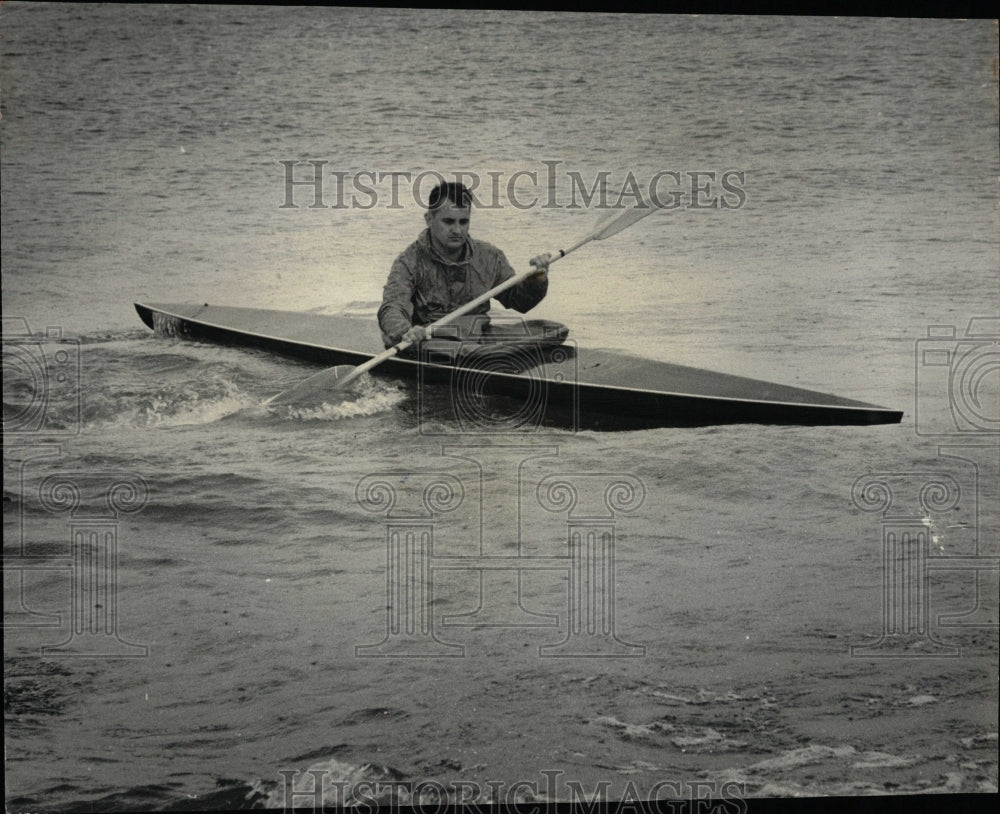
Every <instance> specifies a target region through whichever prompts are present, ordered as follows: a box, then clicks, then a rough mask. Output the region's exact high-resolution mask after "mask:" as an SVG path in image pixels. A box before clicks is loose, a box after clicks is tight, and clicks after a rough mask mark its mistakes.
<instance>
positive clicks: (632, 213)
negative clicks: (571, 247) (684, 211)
mask: <svg viewBox="0 0 1000 814" xmlns="http://www.w3.org/2000/svg"><path fill="white" fill-rule="evenodd" d="M657 209H658V207H655V206H650V205H649V204H643V205H642V206H636V207H633V208H632V209H626V210H625V211H623V212H615V211H614V210H612V212H611V214H609V215H607V216H606V217H605V218H603V219H602V220H601V221H599V222H598V224H597V228H596V229H595V231H594V233H593V239H594V240H604V238H606V237H611V236H612V235H617V234H618V233H619V232H620V231H622V230H623V229H628V227H629V226H631V225H632V224H633V223H636V222H638V221H640V220H642V219H643V218H644V217H646V216H647V215H652V214H653V213H654V212H656V211H657Z"/></svg>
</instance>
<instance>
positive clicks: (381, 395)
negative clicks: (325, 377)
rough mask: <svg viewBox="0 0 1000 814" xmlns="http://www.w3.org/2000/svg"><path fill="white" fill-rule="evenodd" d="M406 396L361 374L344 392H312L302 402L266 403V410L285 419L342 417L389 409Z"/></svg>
mask: <svg viewBox="0 0 1000 814" xmlns="http://www.w3.org/2000/svg"><path fill="white" fill-rule="evenodd" d="M405 399H406V393H405V391H403V390H401V389H399V388H396V387H393V386H392V385H390V384H388V383H386V382H380V381H376V380H374V379H371V378H370V377H362V378H360V379H359V380H358V381H357V382H355V383H354V384H353V385H352V387H351V388H350V389H349V390H348V391H346V392H343V393H337V394H335V395H331V396H329V397H327V398H324V396H323V395H314V396H313V397H312V398H310V399H309V400H308V401H307V402H303V403H296V404H272V405H267V407H266V411H267V413H269V414H270V415H272V416H277V417H279V418H281V419H284V420H288V421H342V420H344V419H348V418H360V417H364V416H373V415H378V414H380V413H386V412H389V411H391V410H393V409H395V408H396V407H397V406H398V405H399V404H401V403H402V402H403V401H405Z"/></svg>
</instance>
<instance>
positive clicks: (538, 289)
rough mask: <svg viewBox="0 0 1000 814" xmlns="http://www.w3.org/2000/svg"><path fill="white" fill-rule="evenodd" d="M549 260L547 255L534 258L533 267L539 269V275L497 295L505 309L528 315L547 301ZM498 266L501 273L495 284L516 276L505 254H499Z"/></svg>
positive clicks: (532, 276)
mask: <svg viewBox="0 0 1000 814" xmlns="http://www.w3.org/2000/svg"><path fill="white" fill-rule="evenodd" d="M549 260H550V256H549V255H547V254H545V255H539V256H538V257H534V258H532V260H531V265H533V266H535V267H536V268H538V270H539V271H538V273H537V274H532V275H531V276H530V277H528V278H527V279H526V280H523V281H522V282H520V283H518V284H517V285H516V286H514V287H513V288H508V289H507V290H506V291H502V292H500V294H498V295H497V299H498V300H500V302H501V304H502V305H503V307H504V308H512V309H514V310H515V311H519V312H520V313H522V314H526V313H527V312H528V311H530V310H531V309H532V308H534V307H535V306H536V305H538V303H540V302H541V301H542V300H543V299H545V295H546V294H547V293H548V291H549V275H548V273H547V272H548V268H549ZM498 264H499V269H498V272H499V273H498V276H497V283H495V284H498V283H502V282H503V281H504V280H509V279H510V278H511V277H513V276H514V275H515V274H516V272H515V271H514V269H513V268H511V265H510V263H508V262H507V257H506V255H504V253H503V252H499V259H498Z"/></svg>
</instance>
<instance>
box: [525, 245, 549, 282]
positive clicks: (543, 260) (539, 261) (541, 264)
mask: <svg viewBox="0 0 1000 814" xmlns="http://www.w3.org/2000/svg"><path fill="white" fill-rule="evenodd" d="M551 262H552V253H551V252H545V254H540V255H538V257H532V258H531V260H529V261H528V265H531V266H534V267H535V268H537V269H538V271H537V273H535V274H532V275H531V277H530V278H529V279H531V280H534V279H538V278H541V277H543V276H544V275H545V273H546V272H547V271H548V270H549V263H551Z"/></svg>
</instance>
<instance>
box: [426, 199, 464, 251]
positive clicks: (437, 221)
mask: <svg viewBox="0 0 1000 814" xmlns="http://www.w3.org/2000/svg"><path fill="white" fill-rule="evenodd" d="M469 215H470V209H469V207H468V206H455V204H454V203H452V202H451V201H445V202H444V203H443V204H441V206H439V207H438V208H437V209H435V210H433V211H431V212H428V213H427V228H428V229H430V232H431V240H432V241H433V242H434V243H435V244H436V245H437V247H438V248H439V249H443V250H444V251H445V252H446V253H447V254H449V255H457V254H458V253H459V252H461V250H462V246H464V245H465V239H466V237H468V235H469Z"/></svg>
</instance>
